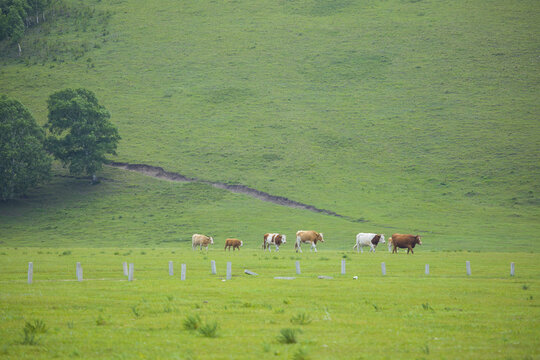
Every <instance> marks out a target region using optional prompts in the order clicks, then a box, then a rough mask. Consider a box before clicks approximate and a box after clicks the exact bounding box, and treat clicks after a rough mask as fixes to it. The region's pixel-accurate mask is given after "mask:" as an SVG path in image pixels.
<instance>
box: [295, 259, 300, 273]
mask: <svg viewBox="0 0 540 360" xmlns="http://www.w3.org/2000/svg"><path fill="white" fill-rule="evenodd" d="M295 265H296V274H298V275H300V261H298V260H297V261H296V262H295Z"/></svg>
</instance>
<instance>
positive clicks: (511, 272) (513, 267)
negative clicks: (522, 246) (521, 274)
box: [510, 262, 516, 276]
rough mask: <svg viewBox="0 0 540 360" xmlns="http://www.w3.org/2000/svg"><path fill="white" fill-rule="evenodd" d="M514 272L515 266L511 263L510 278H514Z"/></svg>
mask: <svg viewBox="0 0 540 360" xmlns="http://www.w3.org/2000/svg"><path fill="white" fill-rule="evenodd" d="M515 270H516V266H515V264H514V263H513V262H511V263H510V276H514V274H515Z"/></svg>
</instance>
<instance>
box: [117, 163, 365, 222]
mask: <svg viewBox="0 0 540 360" xmlns="http://www.w3.org/2000/svg"><path fill="white" fill-rule="evenodd" d="M109 166H112V167H115V168H118V169H124V170H129V171H135V172H138V173H141V174H144V175H147V176H152V177H155V178H158V179H164V180H169V181H178V182H198V183H203V184H209V185H212V186H213V187H216V188H219V189H225V190H228V191H231V192H234V193H238V194H244V195H249V196H251V197H254V198H257V199H259V200H262V201H266V202H270V203H274V204H278V205H282V206H288V207H291V208H295V209H304V210H309V211H313V212H316V213H320V214H326V215H330V216H335V217H339V218H342V219H345V220H349V221H353V222H365V220H363V219H354V218H352V217H350V216H345V215H341V214H338V213H336V212H334V211H331V210H326V209H319V208H317V207H315V206H313V205H308V204H303V203H300V202H298V201H294V200H291V199H288V198H286V197H283V196H275V195H271V194H268V193H266V192H264V191H259V190H256V189H253V188H250V187H247V186H244V185H231V184H225V183H221V182H214V181H209V180H204V179H198V178H190V177H187V176H184V175H182V174H178V173H174V172H170V171H165V170H164V169H163V168H162V167H159V166H152V165H146V164H129V163H123V162H111V163H109Z"/></svg>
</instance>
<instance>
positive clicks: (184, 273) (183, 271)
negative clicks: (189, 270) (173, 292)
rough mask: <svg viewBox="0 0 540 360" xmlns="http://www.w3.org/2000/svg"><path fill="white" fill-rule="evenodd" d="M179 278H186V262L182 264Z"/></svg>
mask: <svg viewBox="0 0 540 360" xmlns="http://www.w3.org/2000/svg"><path fill="white" fill-rule="evenodd" d="M180 280H182V281H184V280H186V264H182V272H181V274H180Z"/></svg>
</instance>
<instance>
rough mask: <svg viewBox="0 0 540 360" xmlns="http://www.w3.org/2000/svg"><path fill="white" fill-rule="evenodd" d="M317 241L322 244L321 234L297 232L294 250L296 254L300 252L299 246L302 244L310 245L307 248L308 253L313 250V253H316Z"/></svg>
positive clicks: (310, 231)
mask: <svg viewBox="0 0 540 360" xmlns="http://www.w3.org/2000/svg"><path fill="white" fill-rule="evenodd" d="M317 241H320V242H324V239H323V234H322V233H318V232H316V231H313V230H309V231H303V230H299V231H297V232H296V244H294V248H295V249H296V252H298V250H300V252H302V249H301V248H300V245H301V244H302V243H310V244H311V247H310V248H309V251H312V250H315V252H317Z"/></svg>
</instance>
